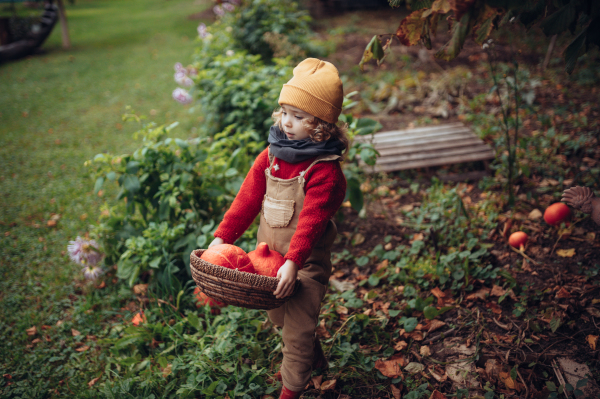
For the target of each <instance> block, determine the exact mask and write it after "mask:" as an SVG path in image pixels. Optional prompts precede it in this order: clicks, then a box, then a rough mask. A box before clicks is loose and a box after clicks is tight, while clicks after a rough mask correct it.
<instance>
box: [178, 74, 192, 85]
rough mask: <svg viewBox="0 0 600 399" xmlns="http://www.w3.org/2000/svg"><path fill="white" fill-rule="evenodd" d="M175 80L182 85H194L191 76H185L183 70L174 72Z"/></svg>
mask: <svg viewBox="0 0 600 399" xmlns="http://www.w3.org/2000/svg"><path fill="white" fill-rule="evenodd" d="M175 82H176V83H177V84H178V85H181V86H184V87H192V86H193V85H194V81H193V80H192V78H190V77H189V76H187V75H186V74H185V72H175Z"/></svg>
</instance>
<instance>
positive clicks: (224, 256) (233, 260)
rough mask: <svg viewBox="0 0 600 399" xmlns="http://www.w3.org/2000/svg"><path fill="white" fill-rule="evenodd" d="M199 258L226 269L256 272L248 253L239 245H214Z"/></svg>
mask: <svg viewBox="0 0 600 399" xmlns="http://www.w3.org/2000/svg"><path fill="white" fill-rule="evenodd" d="M200 259H203V260H205V261H207V262H208V263H212V264H213V265H217V266H223V267H226V268H228V269H238V270H239V271H241V272H247V273H253V274H256V271H255V270H254V267H253V266H252V261H251V260H250V258H249V257H248V254H247V253H246V252H244V250H243V249H242V248H240V247H236V246H235V245H231V244H220V245H215V246H214V247H211V248H209V249H207V250H206V251H204V253H203V254H202V256H201V257H200Z"/></svg>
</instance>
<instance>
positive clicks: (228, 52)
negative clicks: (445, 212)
mask: <svg viewBox="0 0 600 399" xmlns="http://www.w3.org/2000/svg"><path fill="white" fill-rule="evenodd" d="M234 54H235V52H234V51H233V50H227V51H226V52H225V55H227V57H231V56H233V55H234Z"/></svg>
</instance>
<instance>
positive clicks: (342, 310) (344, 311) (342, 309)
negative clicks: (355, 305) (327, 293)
mask: <svg viewBox="0 0 600 399" xmlns="http://www.w3.org/2000/svg"><path fill="white" fill-rule="evenodd" d="M335 312H336V313H337V314H348V308H347V307H345V306H342V305H339V306H337V307H336V308H335Z"/></svg>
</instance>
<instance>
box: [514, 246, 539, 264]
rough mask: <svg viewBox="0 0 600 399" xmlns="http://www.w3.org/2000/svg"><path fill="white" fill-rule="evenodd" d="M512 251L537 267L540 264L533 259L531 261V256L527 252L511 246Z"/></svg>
mask: <svg viewBox="0 0 600 399" xmlns="http://www.w3.org/2000/svg"><path fill="white" fill-rule="evenodd" d="M508 247H509V248H510V249H512V250H513V251H515V252H516V253H518V254H519V255H521V256H522V257H524V258H525V259H527V260H528V261H530V262H531V263H533V264H534V265H537V264H538V263H537V262H536V261H534V260H533V259H531V258H530V257H529V256H527V255H526V254H525V252H523V251H520V250H518V249H517V248H515V247H513V246H511V245H509V246H508Z"/></svg>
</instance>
